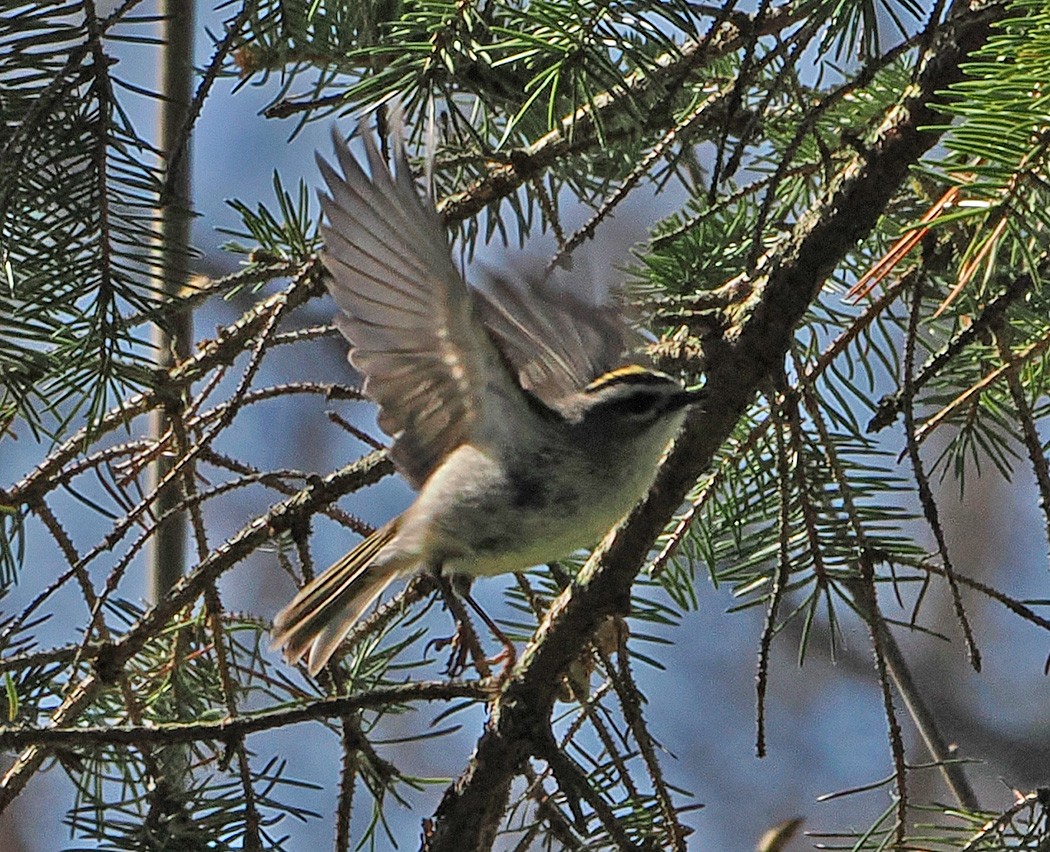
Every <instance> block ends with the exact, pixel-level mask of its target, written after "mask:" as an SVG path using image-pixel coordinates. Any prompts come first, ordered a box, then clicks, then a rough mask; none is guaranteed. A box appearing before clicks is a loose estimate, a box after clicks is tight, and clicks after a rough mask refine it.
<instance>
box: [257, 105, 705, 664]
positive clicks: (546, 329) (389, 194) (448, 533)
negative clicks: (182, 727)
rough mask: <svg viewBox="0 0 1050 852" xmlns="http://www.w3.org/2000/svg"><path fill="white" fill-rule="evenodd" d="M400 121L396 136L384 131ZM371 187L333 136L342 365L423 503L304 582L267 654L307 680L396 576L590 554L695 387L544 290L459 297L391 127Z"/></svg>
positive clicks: (327, 255) (327, 251) (368, 145)
mask: <svg viewBox="0 0 1050 852" xmlns="http://www.w3.org/2000/svg"><path fill="white" fill-rule="evenodd" d="M395 123H396V122H395ZM363 135H364V148H365V154H366V158H367V161H368V166H369V171H370V173H371V177H369V176H368V175H367V174H366V173H365V171H364V169H363V168H362V166H361V164H360V163H359V162H358V161H357V160H356V159H355V158H354V156H353V154H351V152H350V150H349V148H348V147H347V145H346V143H345V141H344V140H343V139H342V138H341V137H340V136H339V135H338V134H337V133H335V132H333V137H334V142H335V153H336V158H337V160H338V163H339V166H340V168H341V171H342V174H341V175H340V174H339V173H337V172H336V171H335V170H334V169H333V168H332V167H331V166H330V165H329V164H328V163H327V162H326V161H325V160H324V159H322V158H321V157H320V156H318V158H317V160H318V165H319V167H320V169H321V173H322V176H323V178H324V181H325V184H326V185H327V188H328V193H329V194H328V195H324V194H322V195H321V204H322V207H323V209H324V214H325V216H326V217H327V220H328V224H327V226H325V227H323V229H322V234H323V237H324V241H325V248H324V251H323V253H322V261H323V263H324V265H325V267H326V268H327V270H328V272H329V273H330V275H331V277H330V279H329V280H328V289H329V291H330V292H331V294H332V296H333V297H334V299H335V302H336V305H337V306H338V308H339V314H338V315H337V316H336V319H335V323H336V326H337V327H338V329H339V330H340V332H342V334H343V335H344V336H345V337H346V339H347V341H349V343H350V351H349V359H350V363H351V364H352V365H353V366H354V367H355V368H356V369H357V370H358V371H360V372H361V373H362V374H363V375H364V377H365V380H364V386H363V389H364V391H365V393H366V394H368V395H369V396H370V397H371V398H372V399H373V400H374V401H375V402H376V403H377V404H378V406H379V426H380V428H381V429H382V430H383V431H384V432H385V433H386V434H387V435H389V436H391V438H392V439H393V444H392V446H391V448H390V457H391V459H392V460H393V462H394V464H395V466H396V467H397V469H398V471H399V472H400V473H401V474H402V475H403V476H404V478H405V479H406V480H407V481H408V482H409V484H410V485H411V486H412V487H413V488H414V489H416V490H417V491H418V492H419V494H418V495H417V497H416V499H415V502H413V503H412V505H411V506H409V508H408V509H407V510H406V511H405V512H404V513H402V514H401V515H399V516H398V517H396V518H394V519H393V520H392V521H390V522H388V523H387V524H385V525H384V526H382V527H380V528H379V529H378V530H376V531H375V532H374V533H372V534H371V535H370V536H368V537H367V538H366V539H365V540H364V541H362V542H361V543H360V544H359V545H357V547H355V548H354V549H353V550H351V551H350V552H349V553H348V554H346V555H345V556H344V557H343V558H342V559H340V560H339V561H338V562H336V563H335V564H334V565H332V566H331V567H330V568H329V569H328V570H327V571H325V572H324V573H323V574H321V575H319V576H318V577H317V578H316V579H314V580H312V581H311V582H310V583H308V584H307V585H306V586H305V587H304V588H303V589H302V590H301V591H300V592H299V593H298V594H297V595H296V596H295V598H294V599H293V600H292V601H291V603H289V604H288V606H286V607H285V608H284V609H283V610H282V611H281V612H280V613H279V614H278V615H277V617H276V618H275V619H274V626H273V646H274V647H275V648H281V647H283V648H284V656H285V659H286V660H287V661H288V662H289V663H292V664H294V663H296V662H298V661H299V660H300V659H301V658H302V657H303V656H304V655H306V654H307V653H309V656H308V659H307V668H308V670H309V672H310V674H316V673H317V672H318V670H319V669H320V668H321V667H322V666H323V665H324V664H325V663H326V662H327V661H328V660H329V658H330V657H331V656H332V655H333V654H334V653H335V651H336V650H337V649H338V648H339V645H340V643H341V642H342V641H343V639H344V638H345V637H346V635H347V634H348V633H349V631H350V629H351V628H352V627H353V626H354V623H355V622H356V621H357V620H358V619H359V618H360V617H361V615H362V614H363V613H364V611H365V610H366V609H367V608H368V607H369V606H370V605H371V604H372V603H373V601H375V600H376V598H378V597H379V595H380V594H381V593H382V592H383V590H384V589H386V587H387V586H388V585H389V584H390V583H391V582H392V581H394V580H395V579H397V578H399V577H405V576H408V575H410V574H412V573H413V572H415V571H417V570H419V569H420V568H427V569H430V570H433V571H437V572H440V573H442V574H443V575H447V576H453V577H455V576H457V575H466V576H467V577H477V576H488V575H494V574H502V573H506V572H512V571H522V570H525V569H526V568H528V567H530V566H533V565H538V564H541V563H543V562H548V561H551V560H554V559H560V558H562V557H565V556H567V555H568V554H570V553H572V552H573V551H575V550H577V549H579V548H581V547H584V546H588V545H592V544H594V543H595V542H596V541H597V540H598V539H599V538H600V537H601V536H602V535H603V534H604V533H605V532H606V531H607V530H609V529H610V528H611V527H612V526H613V525H614V524H615V523H616V522H617V521H619V520H620V519H621V518H623V517H624V516H625V515H626V514H627V512H629V511H630V509H631V508H632V507H633V506H634V504H635V503H636V502H638V500H639V499H641V497H642V496H643V495H644V494H645V492H646V491H647V490H648V488H649V486H650V485H651V484H652V482H653V479H654V477H655V473H656V467H657V464H658V462H659V460H660V457H661V455H662V454H663V453H664V452H665V450H666V449H667V446H668V444H669V442H670V441H671V439H672V438H673V437H674V435H675V434H676V433H677V432H678V431H679V429H680V428H681V426H682V423H683V421H684V419H685V414H686V410H687V408H688V407H689V406H690V405H692V404H694V403H696V402H698V401H699V400H700V399H701V398H702V391H694V390H686V389H685V388H683V386H682V385H681V384H680V383H679V382H678V381H677V380H675V379H674V378H672V377H671V376H668V375H666V374H664V373H661V372H657V371H655V370H652V369H648V368H647V367H645V366H643V365H642V364H641V363H640V362H639V359H638V358H637V357H636V356H632V354H631V349H632V347H635V348H636V347H637V344H638V342H640V339H641V338H640V336H639V335H637V334H636V332H634V331H633V330H632V329H631V328H630V326H629V325H628V324H627V322H626V321H625V320H624V318H623V317H622V316H621V314H620V313H619V312H618V311H617V310H616V309H614V308H612V307H608V306H595V305H591V304H586V303H585V302H583V301H581V300H579V299H576V298H574V297H573V296H571V295H569V294H568V293H564V292H555V291H554V289H553V287H552V286H551V285H549V284H542V283H541V284H535V283H533V284H531V285H525V284H523V285H518V286H515V285H513V284H511V283H509V282H507V281H503V280H493V281H490V282H489V283H488V287H487V289H481V288H473V287H469V286H468V285H467V283H466V282H465V281H464V279H463V277H462V276H461V275H460V273H459V271H457V269H456V266H455V264H454V263H453V260H452V255H451V251H450V247H449V239H448V234H447V231H446V229H445V227H444V225H443V223H442V221H441V218H440V217H439V215H438V214H437V211H436V210H435V209H434V206H433V205H432V204H431V203H430V202H429V200H424V197H423V196H422V195H421V194H420V193H419V192H418V191H417V189H416V185H415V181H414V178H413V176H412V172H411V170H410V167H409V164H408V160H407V157H406V155H405V150H404V143H403V140H402V136H401V132H400V130H399V129H398V130H396V131H395V132H394V133H393V138H392V145H391V147H392V149H393V157H392V159H393V161H394V165H395V168H394V169H390V168H388V166H387V163H386V160H385V159H384V157H383V156H382V155H381V154H380V153H379V151H378V149H377V147H376V145H375V143H374V141H373V140H372V138H371V135H370V134H368V133H365V134H363Z"/></svg>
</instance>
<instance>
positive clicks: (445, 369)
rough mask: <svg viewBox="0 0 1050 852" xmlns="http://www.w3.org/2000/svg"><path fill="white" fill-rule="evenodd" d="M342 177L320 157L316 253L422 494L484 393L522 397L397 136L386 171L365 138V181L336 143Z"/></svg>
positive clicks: (368, 387)
mask: <svg viewBox="0 0 1050 852" xmlns="http://www.w3.org/2000/svg"><path fill="white" fill-rule="evenodd" d="M333 136H334V139H335V149H336V157H337V159H338V162H339V166H340V169H341V170H342V173H343V174H342V175H340V174H338V173H337V172H336V171H335V170H334V169H333V168H332V167H331V166H330V165H328V164H327V163H326V162H324V161H323V160H321V159H320V158H318V162H319V165H320V167H321V173H322V175H323V177H324V181H325V183H326V184H327V187H328V191H329V193H330V194H329V195H328V196H324V195H322V197H321V204H322V207H323V208H324V212H325V215H326V217H327V219H328V225H327V226H325V227H324V228H323V229H322V230H323V235H324V238H325V250H324V252H323V255H322V259H323V260H324V263H325V265H326V266H327V268H328V270H329V272H330V273H331V274H332V280H331V282H330V283H329V289H330V290H331V292H332V295H333V297H334V298H335V301H336V304H337V305H338V306H339V309H340V311H341V314H340V316H338V317H337V319H336V324H337V326H338V328H339V330H340V331H341V332H342V333H343V335H344V336H345V337H346V339H347V340H348V341H349V342H350V344H351V350H350V361H351V363H352V364H353V365H354V366H355V367H356V368H357V369H358V370H360V371H361V372H362V373H363V374H364V375H365V388H364V389H365V391H366V392H367V393H368V394H369V395H370V396H371V397H372V398H373V399H375V401H376V402H377V403H378V404H379V406H380V416H379V425H380V428H382V429H383V430H384V431H385V432H386V433H387V434H389V435H391V436H392V437H393V438H394V444H393V447H392V448H391V457H392V459H393V461H394V463H395V464H396V465H397V466H398V468H399V469H400V470H401V472H402V473H403V474H404V476H405V478H406V479H407V480H408V481H409V483H410V484H411V485H413V486H414V487H416V488H418V487H420V485H422V483H423V482H424V481H425V480H426V478H427V477H428V476H429V475H430V473H431V472H432V471H433V469H434V468H435V467H436V466H437V465H438V464H439V463H440V461H441V459H442V458H444V457H445V456H446V455H447V454H448V453H449V452H451V450H453V449H454V448H455V447H456V446H458V445H459V444H461V443H463V442H464V441H465V440H467V438H468V437H469V435H470V434H471V431H472V429H473V428H474V427H475V425H476V422H477V420H478V419H479V418H483V417H484V416H485V414H486V412H485V411H484V399H485V398H486V394H485V389H486V386H487V385H489V384H491V383H493V382H496V383H497V384H500V385H501V386H502V387H503V388H504V389H505V391H507V392H509V393H510V394H512V395H513V394H515V393H517V394H518V395H519V396H520V391H519V390H518V389H517V387H516V385H515V384H514V382H513V380H512V379H511V376H510V375H509V374H508V373H507V371H506V368H505V367H504V366H503V363H502V361H501V358H500V356H499V355H498V353H497V351H496V348H495V345H494V344H493V342H492V340H491V339H490V338H489V337H488V335H487V333H486V332H485V330H484V328H483V327H482V325H481V323H480V321H479V319H478V317H477V316H476V311H477V307H476V305H475V303H474V299H473V297H472V295H471V292H470V290H469V289H468V288H467V285H466V283H465V282H464V281H463V279H462V277H461V276H460V275H459V273H458V272H457V271H456V268H455V266H454V265H453V263H452V258H451V255H450V253H449V245H448V237H447V234H446V232H445V228H444V226H443V224H442V222H441V219H440V218H439V217H438V215H437V213H436V212H435V211H434V209H433V207H432V206H430V205H429V204H427V203H424V201H423V200H422V199H421V198H420V196H419V193H418V192H417V190H416V187H415V183H414V181H413V178H412V173H411V171H410V168H409V165H408V162H407V159H406V158H405V152H404V148H403V145H402V142H401V136H400V132H395V133H394V134H393V137H394V140H393V141H394V160H395V164H396V173H395V174H392V173H391V171H390V169H389V168H388V167H387V165H386V163H385V162H384V161H383V158H382V155H381V154H380V153H379V151H378V150H377V148H376V145H375V143H374V142H373V141H372V138H371V136H370V135H369V134H363V137H364V146H365V156H366V159H367V160H368V165H369V170H370V172H371V177H369V176H368V175H366V174H365V172H364V170H363V169H362V167H361V165H360V164H359V163H358V161H357V160H356V159H355V158H354V156H353V155H352V154H351V153H350V150H349V149H348V148H347V146H346V143H345V142H344V141H343V140H342V139H341V138H340V137H338V136H337V135H335V134H333Z"/></svg>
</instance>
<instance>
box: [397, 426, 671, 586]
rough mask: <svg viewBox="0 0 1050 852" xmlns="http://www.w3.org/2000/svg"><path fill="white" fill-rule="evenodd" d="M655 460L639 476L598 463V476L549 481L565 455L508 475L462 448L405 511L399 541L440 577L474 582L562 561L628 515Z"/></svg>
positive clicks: (579, 474) (536, 460)
mask: <svg viewBox="0 0 1050 852" xmlns="http://www.w3.org/2000/svg"><path fill="white" fill-rule="evenodd" d="M654 462H655V460H653V461H652V462H650V463H649V464H648V465H647V467H648V470H647V471H645V473H644V474H643V475H639V474H637V473H635V472H634V471H631V470H623V469H622V467H621V468H620V469H615V467H616V466H609V465H603V466H600V470H601V478H596V476H595V470H594V466H592V467H591V468H589V469H587V470H582V469H581V470H579V471H571V474H572V475H566V474H567V473H569V471H566V470H564V469H562V470H561V471H560V472H559V473H558V475H554V471H555V466H557V465H564V464H566V460H565V457H564V454H562V455H561V456H560V458H559V457H554V456H552V457H551V458H545V457H543V456H539V455H533V456H529V457H527V458H525V459H523V460H522V464H521V465H520V466H519V467H517V468H516V469H515V470H513V471H512V472H510V473H508V472H507V471H505V470H502V469H501V468H500V467H499V466H498V465H497V464H496V463H495V462H494V461H493V459H492V457H491V456H490V455H488V454H486V453H485V452H484V451H482V450H479V449H478V448H476V447H472V446H466V445H465V446H461V447H459V448H458V449H457V450H455V451H454V452H453V453H452V454H451V455H450V456H449V457H448V459H447V460H446V461H445V463H444V464H442V465H441V467H439V468H438V470H436V471H435V472H434V474H433V476H431V477H430V479H429V480H428V481H427V482H426V483H425V484H424V486H423V488H422V490H421V491H420V493H419V497H418V498H417V499H416V501H415V503H413V504H412V506H411V507H410V508H409V509H408V511H407V512H406V513H405V516H404V524H403V525H402V528H401V532H400V533H399V535H398V539H399V542H398V543H399V544H403V545H405V546H408V547H411V548H413V549H415V550H416V552H419V553H421V554H423V555H424V561H426V562H428V563H429V564H430V565H432V566H436V565H439V564H440V566H441V568H442V570H443V571H444V572H445V573H462V574H469V575H473V576H480V575H490V574H503V573H507V572H510V571H522V570H525V569H526V568H529V567H531V566H533V565H538V564H541V563H543V562H549V561H551V560H555V559H561V558H563V557H565V556H568V555H569V554H571V553H572V552H573V551H575V550H578V549H579V548H581V547H585V546H588V545H592V544H594V543H596V542H597V540H598V539H599V538H600V537H601V536H602V535H603V534H604V533H605V532H606V531H607V530H608V529H610V528H611V527H612V526H613V524H615V523H616V522H617V521H618V520H620V518H622V517H623V516H624V515H625V514H626V513H627V512H628V511H629V510H630V508H631V507H632V506H633V505H634V503H635V502H636V501H637V500H638V498H639V497H640V496H641V495H642V493H644V491H645V489H646V488H647V486H648V485H649V482H650V480H651V478H652V466H653V463H654ZM632 467H633V466H632ZM625 479H626V480H631V481H629V482H625V481H624V480H625ZM603 480H607V481H603Z"/></svg>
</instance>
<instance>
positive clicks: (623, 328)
mask: <svg viewBox="0 0 1050 852" xmlns="http://www.w3.org/2000/svg"><path fill="white" fill-rule="evenodd" d="M477 292H478V307H479V310H480V313H481V319H482V322H483V323H484V324H485V327H486V328H487V329H488V330H489V333H490V334H491V335H492V336H493V339H494V340H495V341H496V344H497V346H499V348H500V350H501V351H502V353H503V355H504V356H505V357H506V359H507V361H508V362H509V363H510V365H511V367H512V369H514V371H515V372H516V373H517V378H518V381H519V383H520V384H521V386H522V387H524V388H525V389H526V390H529V391H530V392H532V393H534V394H535V395H536V396H537V397H539V398H540V399H541V400H543V402H545V403H546V404H547V405H549V406H552V407H555V408H557V407H558V404H559V402H560V401H561V400H563V399H565V398H566V397H569V396H571V395H573V394H575V393H576V392H578V391H579V390H580V389H581V388H583V387H585V386H586V385H588V384H589V383H590V382H591V381H592V380H594V379H596V378H597V377H598V376H601V375H602V374H603V373H606V372H608V371H609V370H612V369H615V368H616V367H620V366H623V365H624V364H627V363H636V362H637V361H638V360H639V359H638V356H637V355H636V354H635V353H637V350H638V348H639V346H640V344H641V343H642V342H643V340H642V336H641V335H640V334H639V333H638V332H636V331H635V330H634V329H632V328H631V327H630V326H629V325H628V324H627V323H626V322H625V320H624V318H623V315H622V313H621V312H620V311H619V310H617V309H616V308H614V307H612V306H609V305H594V304H589V303H587V302H584V301H583V300H581V299H578V298H576V297H575V296H574V295H572V294H571V293H569V292H566V291H564V290H558V289H556V288H555V287H554V286H553V285H552V284H551V283H549V282H547V281H533V282H528V283H526V284H524V285H518V284H512V283H510V282H508V281H507V280H505V279H503V278H497V277H491V278H490V280H489V282H488V286H487V288H486V289H484V290H478V291H477Z"/></svg>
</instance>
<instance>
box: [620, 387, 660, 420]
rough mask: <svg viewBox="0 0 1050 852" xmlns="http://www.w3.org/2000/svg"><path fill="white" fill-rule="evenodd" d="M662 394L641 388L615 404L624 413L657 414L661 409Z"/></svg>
mask: <svg viewBox="0 0 1050 852" xmlns="http://www.w3.org/2000/svg"><path fill="white" fill-rule="evenodd" d="M659 400H660V394H655V393H651V392H650V391H647V390H643V389H641V388H639V389H638V390H637V391H635V392H634V393H632V394H630V395H629V396H626V397H623V398H621V399H617V400H616V401H615V402H613V406H614V407H615V408H618V409H619V410H620V411H622V412H623V413H624V414H631V415H641V414H655V413H656V412H657V411H658V410H659V404H658V403H659Z"/></svg>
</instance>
